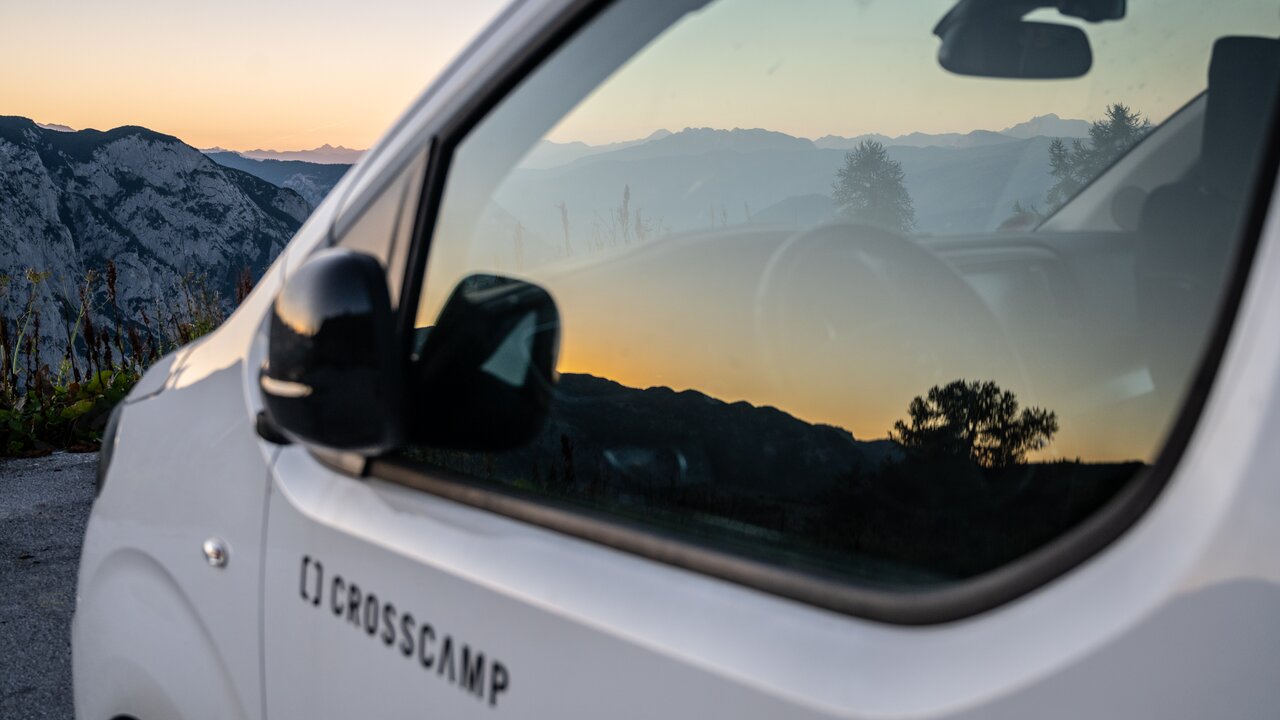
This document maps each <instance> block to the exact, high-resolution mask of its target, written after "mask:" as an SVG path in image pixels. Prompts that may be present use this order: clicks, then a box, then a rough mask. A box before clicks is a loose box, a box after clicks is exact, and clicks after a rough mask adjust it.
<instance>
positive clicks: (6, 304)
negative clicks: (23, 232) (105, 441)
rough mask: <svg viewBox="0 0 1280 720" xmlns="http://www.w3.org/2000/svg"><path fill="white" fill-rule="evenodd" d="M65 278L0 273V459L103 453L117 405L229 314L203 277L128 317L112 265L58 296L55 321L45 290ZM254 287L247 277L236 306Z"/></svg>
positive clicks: (33, 272) (238, 288)
mask: <svg viewBox="0 0 1280 720" xmlns="http://www.w3.org/2000/svg"><path fill="white" fill-rule="evenodd" d="M64 280H66V278H55V277H54V275H53V274H52V273H51V272H48V271H38V270H35V269H30V268H29V269H27V270H26V272H25V273H24V274H22V275H21V276H17V277H13V276H5V275H0V457H4V456H8V457H12V456H19V457H30V456H36V455H45V454H48V453H50V452H53V451H54V450H70V451H74V452H89V451H94V450H97V449H98V447H99V446H100V444H101V442H102V432H103V429H104V428H105V426H106V422H107V417H108V415H110V413H111V410H112V408H114V407H115V406H116V404H117V403H119V402H120V401H121V400H123V399H124V397H125V395H127V394H128V392H129V390H130V389H131V388H132V387H133V386H134V384H136V383H137V382H138V379H139V378H141V377H142V374H143V372H145V371H146V369H147V368H148V367H150V366H151V364H152V363H154V362H155V361H156V360H158V359H160V358H161V357H162V356H164V355H165V354H167V353H169V352H170V351H172V350H174V349H176V348H178V347H179V346H181V345H185V344H186V343H189V342H191V341H192V340H195V339H196V338H198V337H200V336H202V335H204V334H206V333H208V332H210V331H212V330H213V329H214V328H216V327H218V325H220V324H221V323H222V321H223V320H224V319H225V317H226V308H227V303H225V302H224V301H223V298H222V296H221V294H220V293H219V292H217V290H215V289H213V288H211V287H210V284H209V282H208V280H207V278H206V277H203V276H197V275H188V276H186V277H185V278H183V280H182V281H181V282H180V283H179V286H178V287H176V288H174V292H172V293H170V294H169V295H168V296H167V297H165V298H156V299H155V301H154V304H153V306H152V308H151V309H146V308H142V309H140V310H139V311H138V312H137V313H136V316H134V314H132V313H126V312H125V311H124V309H123V308H122V307H121V306H120V303H119V302H118V298H119V296H118V293H117V286H116V281H117V274H116V266H115V263H113V262H110V261H108V262H107V263H106V266H105V267H104V268H102V270H101V271H99V270H91V271H89V272H88V273H86V274H85V276H84V277H81V278H78V279H76V281H75V282H74V284H70V285H69V286H71V287H74V288H75V296H74V297H70V298H62V299H61V300H62V302H61V307H60V308H59V309H60V310H61V312H60V313H59V316H58V317H47V316H43V314H42V312H41V305H40V303H39V301H38V300H39V297H40V290H41V286H42V285H44V284H45V283H51V282H55V281H56V282H59V283H60V284H63V285H68V284H67V283H63V282H62V281H64ZM251 288H252V280H251V278H250V276H249V274H248V272H247V271H245V272H244V273H242V274H241V277H240V280H239V281H238V283H237V285H236V291H235V295H236V297H235V302H236V304H239V302H240V301H241V300H243V299H244V297H245V296H246V295H248V293H249V290H250V289H251ZM51 348H52V350H51ZM59 350H60V352H61V357H60V358H59V357H58V352H59Z"/></svg>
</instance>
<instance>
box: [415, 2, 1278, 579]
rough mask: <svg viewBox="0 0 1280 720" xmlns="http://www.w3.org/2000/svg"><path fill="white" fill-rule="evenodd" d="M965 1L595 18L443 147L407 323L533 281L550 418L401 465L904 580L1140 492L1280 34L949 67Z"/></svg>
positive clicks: (752, 7) (1248, 158)
mask: <svg viewBox="0 0 1280 720" xmlns="http://www.w3.org/2000/svg"><path fill="white" fill-rule="evenodd" d="M953 5H954V3H953V2H943V1H941V0H938V1H934V2H919V3H863V2H847V1H844V0H841V1H838V2H837V1H831V2H817V1H815V2H806V3H803V4H801V5H795V4H791V3H787V4H779V3H769V2H753V1H751V0H720V1H718V2H713V3H710V4H707V5H706V6H705V7H700V8H697V9H689V8H686V7H684V6H683V5H682V4H681V3H673V2H661V3H641V2H619V3H615V4H614V5H612V6H610V7H609V8H608V9H606V10H605V11H603V12H602V13H601V14H600V15H599V16H597V17H596V19H595V20H593V21H592V22H591V23H590V24H588V25H587V26H586V28H585V29H583V30H582V31H580V32H579V33H578V35H576V36H575V37H574V38H573V39H572V40H570V41H569V42H568V43H567V44H566V45H565V46H563V47H562V48H561V49H559V50H558V51H557V52H556V53H555V54H553V55H552V56H551V57H550V58H549V59H548V60H546V61H545V62H543V63H542V64H541V65H540V66H539V67H538V68H537V69H536V70H535V71H534V72H533V73H532V74H530V75H529V76H527V77H526V78H525V79H524V80H523V82H522V83H521V84H520V85H519V86H517V88H516V89H515V90H514V91H513V92H512V93H511V94H509V95H508V96H507V97H506V98H505V99H504V100H503V101H502V102H501V103H500V104H498V105H497V106H496V107H495V108H494V109H493V110H492V111H491V112H490V113H489V114H488V115H487V116H486V117H485V118H484V119H483V120H482V121H481V122H479V124H478V125H476V126H475V127H474V128H473V129H472V130H471V131H470V132H469V133H468V134H467V135H466V136H465V137H464V138H462V140H461V142H460V143H458V144H457V145H456V148H455V149H454V151H453V153H452V159H451V162H450V174H449V176H448V178H447V184H446V185H445V189H444V193H443V198H442V201H441V206H440V209H439V212H438V216H437V220H436V223H435V229H434V233H433V235H432V237H431V239H430V253H429V257H428V260H427V267H426V275H425V280H424V284H423V291H422V295H421V298H420V300H419V306H418V310H417V315H416V318H417V325H418V326H419V327H421V328H429V327H431V326H432V325H433V324H434V323H435V321H436V318H437V316H438V315H439V313H440V310H441V308H442V306H443V305H444V303H445V300H446V298H447V297H448V296H449V295H450V293H451V292H452V291H453V290H454V288H455V287H457V286H458V285H459V283H460V282H462V281H463V279H464V278H467V277H469V276H472V275H477V274H487V275H498V276H507V277H512V278H518V279H521V280H525V281H527V282H531V283H534V284H536V285H538V286H540V287H542V288H543V289H545V290H546V291H547V292H548V293H550V295H551V297H552V298H553V300H554V301H555V303H556V306H557V307H558V310H559V313H560V319H561V325H560V343H561V344H560V355H559V362H558V372H559V378H558V384H557V385H556V387H555V391H554V396H553V402H552V405H551V408H550V415H549V418H548V420H547V421H546V423H545V425H544V426H543V427H542V429H541V431H540V433H539V434H538V435H537V437H536V438H535V439H534V440H533V441H532V442H529V443H527V444H525V445H523V446H521V447H518V448H514V449H508V450H503V451H500V452H463V451H458V450H454V449H444V448H433V447H429V446H421V445H420V446H414V447H411V448H409V449H407V450H406V451H405V452H404V456H405V457H406V458H407V459H409V460H411V461H413V462H415V463H417V464H419V466H421V467H423V468H426V471H428V472H429V471H430V469H431V468H436V469H444V470H448V471H450V472H452V473H461V474H463V475H465V476H467V477H468V478H470V479H471V480H472V481H474V482H477V483H480V484H483V485H485V486H488V487H492V488H495V489H499V490H501V491H502V492H505V493H513V494H516V495H518V496H521V497H525V498H528V499H531V500H534V501H537V502H545V503H552V504H556V505H559V506H562V507H567V508H570V509H574V510H575V511H581V512H585V513H591V514H595V515H596V516H599V517H606V518H612V519H613V520H615V521H617V522H618V523H620V524H628V525H631V526H640V527H644V528H650V529H653V530H655V531H657V532H660V533H663V534H664V535H667V536H669V537H677V538H682V539H685V540H688V541H690V542H692V543H695V544H700V545H705V546H710V547H714V548H717V549H720V550H725V551H728V552H731V553H736V554H739V555H745V556H749V557H752V558H755V559H757V560H764V561H767V562H769V563H773V564H776V565H781V566H785V567H788V568H793V569H802V570H805V571H806V572H812V573H815V574H817V575H821V576H826V577H834V578H839V579H842V580H845V581H849V582H853V583H855V584H858V585H865V586H869V587H877V588H890V589H910V588H915V589H920V588H934V587H939V586H943V585H947V584H951V583H955V582H958V581H961V580H964V579H966V578H970V577H973V576H976V575H980V574H982V573H984V572H987V571H989V570H992V569H994V568H996V567H999V566H1001V565H1003V564H1005V563H1009V562H1011V561H1013V560H1015V559H1017V558H1020V557H1022V556H1024V555H1026V554H1028V553H1030V552H1032V551H1034V550H1036V549H1037V548H1040V547H1042V546H1043V545H1045V544H1046V543H1048V542H1050V541H1052V540H1054V539H1055V538H1057V537H1059V536H1061V535H1063V534H1064V533H1066V532H1068V531H1069V530H1071V529H1072V528H1073V527H1075V526H1077V525H1078V524H1079V523H1080V522H1081V521H1082V520H1083V519H1084V518H1086V517H1088V516H1089V515H1090V514H1092V513H1093V512H1095V511H1096V510H1097V509H1098V508H1100V507H1101V506H1102V505H1103V504H1105V503H1106V502H1107V501H1108V500H1109V499H1111V498H1112V497H1114V496H1115V495H1116V494H1117V493H1118V492H1119V491H1120V490H1121V489H1122V488H1124V487H1126V485H1127V484H1128V483H1130V482H1133V481H1134V480H1135V479H1136V478H1141V477H1143V476H1144V475H1145V474H1146V473H1148V472H1149V471H1150V469H1151V466H1152V464H1153V463H1154V461H1155V459H1156V457H1157V456H1158V455H1159V454H1160V452H1161V449H1162V446H1163V445H1164V439H1165V437H1166V435H1167V434H1168V433H1169V430H1170V427H1171V426H1172V424H1173V422H1174V420H1175V418H1176V415H1177V412H1178V410H1179V408H1180V406H1181V404H1182V401H1183V398H1184V397H1185V396H1186V394H1187V392H1188V388H1189V387H1190V385H1191V382H1192V378H1193V374H1194V371H1195V369H1196V367H1197V363H1198V362H1199V360H1200V358H1201V355H1202V354H1203V352H1204V350H1205V348H1206V344H1207V341H1208V340H1207V339H1208V337H1209V333H1210V324H1211V323H1210V320H1211V319H1212V318H1213V316H1214V313H1215V311H1216V310H1217V308H1218V305H1219V302H1220V299H1221V297H1222V295H1223V288H1224V287H1225V285H1226V282H1227V277H1228V269H1229V268H1230V266H1231V265H1230V263H1231V260H1232V258H1233V257H1234V256H1235V252H1236V250H1237V248H1238V247H1239V246H1240V245H1241V242H1242V239H1243V229H1242V228H1243V218H1244V217H1245V213H1246V212H1247V208H1248V204H1249V198H1250V197H1251V192H1252V191H1251V187H1252V184H1253V183H1254V181H1255V178H1256V176H1257V173H1258V172H1259V171H1260V169H1259V167H1258V158H1261V157H1263V156H1264V155H1265V153H1264V152H1262V144H1263V143H1264V140H1265V139H1266V133H1267V132H1268V128H1269V126H1270V119H1269V118H1270V115H1271V104H1272V98H1273V95H1274V93H1275V90H1276V87H1277V70H1276V68H1277V62H1278V60H1277V58H1278V57H1280V55H1278V52H1280V51H1278V50H1277V43H1276V41H1275V40H1270V39H1263V38H1261V37H1237V36H1259V35H1266V36H1270V37H1274V36H1276V35H1280V18H1277V16H1276V14H1275V12H1274V7H1271V6H1269V5H1267V4H1258V3H1249V2H1228V3H1218V4H1214V5H1212V6H1208V5H1205V4H1204V3H1200V2H1194V1H1191V0H1186V1H1183V2H1167V3H1159V4H1155V3H1143V2H1136V1H1135V2H1132V3H1129V5H1130V7H1129V9H1128V12H1127V14H1126V15H1125V17H1123V18H1120V19H1114V20H1109V21H1105V22H1097V23H1091V22H1084V21H1082V20H1080V19H1077V18H1067V17H1063V16H1062V15H1060V14H1059V13H1058V12H1057V11H1056V10H1055V11H1047V10H1046V11H1042V12H1037V13H1034V14H1033V16H1032V19H1036V20H1043V21H1048V22H1058V23H1065V24H1069V25H1073V26H1076V27H1079V28H1081V29H1082V31H1083V32H1084V34H1085V35H1086V36H1087V37H1088V40H1089V43H1090V45H1091V47H1092V53H1093V56H1092V65H1091V68H1090V69H1089V70H1088V72H1086V73H1085V74H1084V75H1082V76H1080V77H1074V78H1069V79H1055V80H1030V79H1007V78H992V77H981V76H962V75H957V74H954V73H951V72H948V71H947V70H945V69H943V68H942V67H941V66H940V64H939V61H938V59H937V58H938V44H939V40H938V38H937V37H936V36H935V35H934V34H933V29H934V27H935V25H936V24H937V22H938V20H939V19H940V18H941V17H943V16H944V15H945V14H946V13H947V12H948V10H950V9H951V7H952V6H953ZM418 360H420V359H418ZM422 411H424V412H430V409H429V408H425V409H422Z"/></svg>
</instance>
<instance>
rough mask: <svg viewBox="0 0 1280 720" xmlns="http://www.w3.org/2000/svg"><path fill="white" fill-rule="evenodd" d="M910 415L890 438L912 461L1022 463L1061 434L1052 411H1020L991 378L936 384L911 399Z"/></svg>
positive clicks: (997, 465) (1011, 396) (990, 465)
mask: <svg viewBox="0 0 1280 720" xmlns="http://www.w3.org/2000/svg"><path fill="white" fill-rule="evenodd" d="M907 415H908V419H907V420H906V421H904V420H899V421H897V422H896V423H894V425H893V429H892V430H890V431H889V437H890V439H892V440H894V441H895V442H897V443H898V444H899V445H900V446H902V448H903V451H904V453H905V455H906V456H907V457H908V458H912V459H918V460H926V461H932V460H944V459H956V458H968V459H969V460H972V461H973V462H974V463H976V464H978V465H979V466H981V467H985V468H993V469H998V468H1004V467H1008V466H1010V465H1014V464H1017V463H1021V462H1023V461H1024V460H1025V459H1026V456H1027V453H1029V452H1034V451H1036V450H1041V449H1043V448H1044V447H1046V446H1048V444H1049V442H1050V441H1051V440H1052V439H1053V436H1054V435H1055V434H1056V433H1057V432H1058V416H1057V415H1056V414H1055V413H1054V412H1053V411H1052V410H1043V409H1041V408H1037V407H1028V408H1022V409H1021V410H1019V406H1018V400H1017V398H1016V397H1015V396H1014V394H1013V393H1012V392H1009V391H1008V390H1003V389H1001V388H1000V386H999V385H996V384H995V383H994V382H992V381H989V380H988V381H985V382H982V381H967V380H955V381H952V382H950V383H948V384H946V385H943V386H938V385H935V386H933V387H932V388H929V392H928V393H926V394H925V395H924V396H916V398H915V399H913V400H912V401H911V404H910V405H909V406H908V408H907Z"/></svg>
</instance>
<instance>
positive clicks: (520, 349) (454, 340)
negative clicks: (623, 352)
mask: <svg viewBox="0 0 1280 720" xmlns="http://www.w3.org/2000/svg"><path fill="white" fill-rule="evenodd" d="M559 347H560V314H559V311H558V310H557V309H556V305H555V301H554V300H552V299H551V295H550V294H549V293H547V291H546V290H544V289H542V288H540V287H538V286H537V285H534V284H532V283H528V282H523V281H521V280H514V279H511V278H506V277H500V276H497V275H471V276H469V277H467V278H464V279H463V280H462V282H460V283H459V284H458V286H457V287H456V288H454V290H453V293H452V294H451V295H450V296H449V299H448V300H447V301H446V302H445V304H444V308H443V309H442V310H441V311H440V317H439V318H438V319H437V320H436V324H435V325H434V326H433V327H427V328H419V329H418V330H416V331H415V337H414V353H413V355H412V365H411V366H410V369H409V373H408V375H409V380H408V382H409V388H410V391H409V394H410V398H411V400H410V407H411V408H412V409H411V416H410V422H409V425H410V427H411V430H410V438H409V440H410V441H411V442H413V443H415V444H421V445H428V446H431V447H439V448H448V449H456V450H504V449H509V448H513V447H517V446H519V445H523V444H525V443H527V442H529V441H531V440H533V438H534V437H535V436H536V435H537V434H538V432H539V431H541V429H542V426H543V425H544V424H545V422H546V419H547V416H548V414H549V412H550V409H551V401H552V395H553V391H554V386H555V382H556V379H557V375H556V372H555V366H556V356H557V354H558V353H559Z"/></svg>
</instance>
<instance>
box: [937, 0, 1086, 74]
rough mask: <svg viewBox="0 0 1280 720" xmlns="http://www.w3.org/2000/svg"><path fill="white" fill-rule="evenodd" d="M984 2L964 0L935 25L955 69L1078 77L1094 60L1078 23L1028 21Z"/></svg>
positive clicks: (944, 59) (942, 58)
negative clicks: (988, 6)
mask: <svg viewBox="0 0 1280 720" xmlns="http://www.w3.org/2000/svg"><path fill="white" fill-rule="evenodd" d="M988 5H990V3H988ZM986 7H987V6H982V5H980V4H979V3H974V2H967V3H966V2H962V3H960V4H959V5H957V6H956V8H955V9H953V10H952V11H951V12H950V13H948V14H947V16H946V17H944V18H942V20H941V22H939V23H938V26H937V27H935V28H934V30H933V32H934V34H935V35H937V36H938V37H940V38H942V46H941V47H940V48H938V64H940V65H942V67H943V68H945V69H946V70H948V71H950V72H953V73H956V74H957V75H974V76H978V77H999V78H1028V79H1050V78H1074V77H1080V76H1081V75H1084V74H1085V73H1087V72H1089V68H1090V67H1092V66H1093V50H1092V49H1091V48H1090V47H1089V38H1088V36H1087V35H1085V34H1084V31H1082V30H1081V29H1080V28H1077V27H1072V26H1070V25H1056V24H1053V23H1042V22H1027V21H1024V20H1022V19H1021V18H1019V17H1017V16H1016V15H1012V16H1011V15H1007V14H1005V13H1003V12H999V11H996V10H988V9H986Z"/></svg>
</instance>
